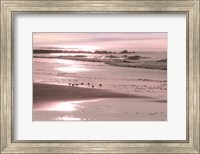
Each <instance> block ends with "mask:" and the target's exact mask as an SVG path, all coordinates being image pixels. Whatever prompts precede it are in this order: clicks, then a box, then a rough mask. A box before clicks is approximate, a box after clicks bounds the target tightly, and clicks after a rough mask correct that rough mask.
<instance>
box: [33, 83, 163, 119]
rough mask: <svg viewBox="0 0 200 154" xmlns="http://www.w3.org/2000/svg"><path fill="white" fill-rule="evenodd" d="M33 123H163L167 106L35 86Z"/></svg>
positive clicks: (82, 90)
mask: <svg viewBox="0 0 200 154" xmlns="http://www.w3.org/2000/svg"><path fill="white" fill-rule="evenodd" d="M33 90H34V91H33V93H34V97H33V102H34V103H33V121H56V120H60V121H65V120H71V121H76V120H83V121H84V120H92V121H94V120H96V121H111V120H112V121H116V120H117V121H130V120H134V121H147V120H148V121H163V120H167V119H166V118H167V117H166V107H167V105H166V104H167V103H166V101H164V100H160V99H153V98H150V97H146V96H139V95H129V94H120V93H116V92H112V91H109V90H104V89H93V88H84V87H72V86H64V85H53V84H39V83H34V84H33Z"/></svg>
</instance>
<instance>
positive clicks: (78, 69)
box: [55, 65, 91, 73]
mask: <svg viewBox="0 0 200 154" xmlns="http://www.w3.org/2000/svg"><path fill="white" fill-rule="evenodd" d="M55 69H56V70H58V71H61V72H67V73H76V72H84V71H91V69H88V68H84V67H80V66H79V65H75V66H69V67H58V68H55Z"/></svg>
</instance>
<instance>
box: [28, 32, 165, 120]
mask: <svg viewBox="0 0 200 154" xmlns="http://www.w3.org/2000/svg"><path fill="white" fill-rule="evenodd" d="M167 35H168V34H167V32H34V33H32V38H33V42H32V50H33V58H32V60H33V61H32V68H33V70H32V71H33V109H32V121H34V122H36V121H167Z"/></svg>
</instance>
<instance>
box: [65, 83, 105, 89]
mask: <svg viewBox="0 0 200 154" xmlns="http://www.w3.org/2000/svg"><path fill="white" fill-rule="evenodd" d="M68 85H69V86H72V87H74V86H76V87H77V86H79V84H77V83H76V84H74V83H68ZM80 85H82V86H83V85H84V83H83V82H82V83H81V84H80ZM87 85H88V87H89V86H90V85H91V87H92V88H94V85H93V84H90V83H89V82H88V83H87ZM99 87H102V84H99Z"/></svg>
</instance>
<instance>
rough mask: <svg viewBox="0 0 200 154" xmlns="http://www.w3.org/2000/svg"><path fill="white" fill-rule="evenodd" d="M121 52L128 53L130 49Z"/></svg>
mask: <svg viewBox="0 0 200 154" xmlns="http://www.w3.org/2000/svg"><path fill="white" fill-rule="evenodd" d="M120 53H128V51H127V50H123V51H121V52H120Z"/></svg>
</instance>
